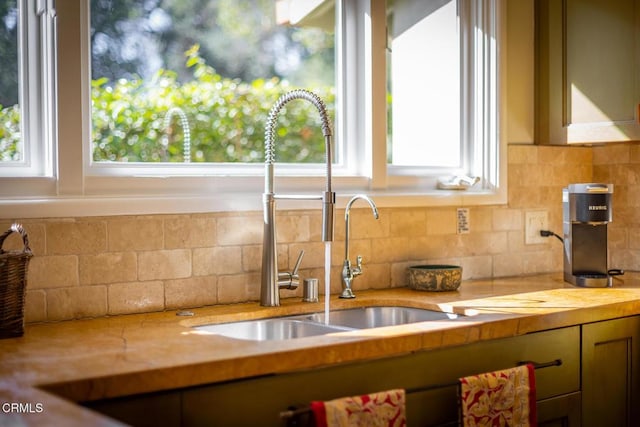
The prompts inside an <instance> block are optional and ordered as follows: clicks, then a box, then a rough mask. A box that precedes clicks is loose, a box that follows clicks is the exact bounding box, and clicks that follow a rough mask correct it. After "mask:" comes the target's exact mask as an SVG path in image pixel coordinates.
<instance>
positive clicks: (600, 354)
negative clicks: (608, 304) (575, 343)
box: [582, 316, 640, 427]
mask: <svg viewBox="0 0 640 427" xmlns="http://www.w3.org/2000/svg"><path fill="white" fill-rule="evenodd" d="M639 391H640V316H634V317H627V318H622V319H615V320H609V321H605V322H597V323H589V324H586V325H583V327H582V420H583V425H584V426H585V427H588V426H593V427H601V426H629V427H632V426H638V425H640V406H639V405H638V399H640V393H639Z"/></svg>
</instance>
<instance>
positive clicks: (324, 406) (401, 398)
mask: <svg viewBox="0 0 640 427" xmlns="http://www.w3.org/2000/svg"><path fill="white" fill-rule="evenodd" d="M311 410H312V411H313V415H314V418H315V420H316V426H317V427H404V426H406V424H407V421H406V415H405V392H404V390H401V389H398V390H389V391H383V392H379V393H372V394H365V395H363V396H354V397H344V398H341V399H335V400H329V401H326V402H317V401H316V402H311Z"/></svg>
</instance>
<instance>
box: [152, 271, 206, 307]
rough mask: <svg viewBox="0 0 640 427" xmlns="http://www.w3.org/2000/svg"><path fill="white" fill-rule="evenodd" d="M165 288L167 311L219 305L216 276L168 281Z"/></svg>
mask: <svg viewBox="0 0 640 427" xmlns="http://www.w3.org/2000/svg"><path fill="white" fill-rule="evenodd" d="M164 288H165V289H164V298H165V308H166V309H179V308H188V307H201V306H204V305H213V304H217V303H218V280H217V277H216V276H200V277H187V278H185V279H175V280H167V281H165V283H164Z"/></svg>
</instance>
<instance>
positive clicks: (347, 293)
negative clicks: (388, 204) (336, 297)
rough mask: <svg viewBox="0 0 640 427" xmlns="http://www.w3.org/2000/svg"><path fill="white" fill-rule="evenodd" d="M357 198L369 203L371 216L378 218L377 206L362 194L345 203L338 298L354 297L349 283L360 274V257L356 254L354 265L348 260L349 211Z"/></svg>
mask: <svg viewBox="0 0 640 427" xmlns="http://www.w3.org/2000/svg"><path fill="white" fill-rule="evenodd" d="M358 199H362V200H364V201H365V202H367V203H369V206H371V210H372V211H373V217H374V218H375V219H378V208H377V207H376V204H375V203H374V202H373V200H371V199H370V198H369V197H367V196H365V195H364V194H358V195H356V196H353V198H352V199H351V200H349V202H348V203H347V207H346V208H345V210H344V230H345V231H344V233H345V234H344V263H343V264H342V287H343V290H342V294H341V295H340V298H355V297H356V296H355V295H354V294H353V290H352V288H351V285H352V284H353V280H354V279H355V278H356V277H357V276H359V275H361V274H362V257H361V256H360V255H358V256H357V257H356V266H355V267H353V266H352V265H351V261H350V260H349V213H350V211H351V205H352V204H353V202H355V201H356V200H358Z"/></svg>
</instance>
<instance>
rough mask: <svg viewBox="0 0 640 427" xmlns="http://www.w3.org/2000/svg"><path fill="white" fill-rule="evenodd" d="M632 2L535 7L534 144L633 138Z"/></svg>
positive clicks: (589, 0)
mask: <svg viewBox="0 0 640 427" xmlns="http://www.w3.org/2000/svg"><path fill="white" fill-rule="evenodd" d="M639 13H640V2H639V1H638V0H562V1H558V0H539V1H537V2H536V22H537V26H536V81H537V88H536V92H537V96H538V99H537V103H536V120H537V125H536V139H537V140H538V142H539V143H544V144H564V143H582V142H587V143H588V142H609V141H628V140H635V139H638V138H640V125H639V123H638V103H639V102H640V88H639V81H640V80H639V75H638V70H639V69H640V67H639V66H638V60H639V58H640V54H639V43H638V42H639V41H640V36H639V33H638V28H639V25H638V22H640V21H639V20H638V16H639Z"/></svg>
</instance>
